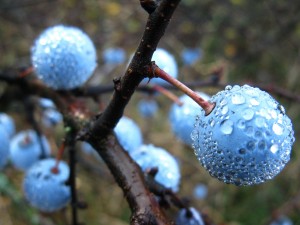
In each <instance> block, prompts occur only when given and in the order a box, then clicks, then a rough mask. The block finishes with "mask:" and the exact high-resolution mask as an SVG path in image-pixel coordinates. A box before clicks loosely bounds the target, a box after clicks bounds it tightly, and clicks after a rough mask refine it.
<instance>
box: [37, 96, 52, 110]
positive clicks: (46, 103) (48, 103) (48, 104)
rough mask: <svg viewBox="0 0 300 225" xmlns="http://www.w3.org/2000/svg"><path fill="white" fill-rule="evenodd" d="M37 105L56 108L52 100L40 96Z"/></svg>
mask: <svg viewBox="0 0 300 225" xmlns="http://www.w3.org/2000/svg"><path fill="white" fill-rule="evenodd" d="M39 105H40V107H42V108H44V109H48V108H56V106H55V104H54V102H53V101H52V100H51V99H49V98H40V101H39Z"/></svg>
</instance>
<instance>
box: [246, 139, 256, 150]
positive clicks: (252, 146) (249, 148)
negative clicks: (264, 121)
mask: <svg viewBox="0 0 300 225" xmlns="http://www.w3.org/2000/svg"><path fill="white" fill-rule="evenodd" d="M246 147H247V149H248V150H251V151H252V150H254V148H255V142H254V141H249V142H248V143H247V146H246Z"/></svg>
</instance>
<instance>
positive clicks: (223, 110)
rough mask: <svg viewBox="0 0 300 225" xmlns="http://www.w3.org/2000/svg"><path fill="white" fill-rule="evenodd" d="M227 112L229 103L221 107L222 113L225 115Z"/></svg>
mask: <svg viewBox="0 0 300 225" xmlns="http://www.w3.org/2000/svg"><path fill="white" fill-rule="evenodd" d="M227 112H228V106H227V105H224V106H223V107H222V109H221V113H222V114H223V115H225V114H226V113H227Z"/></svg>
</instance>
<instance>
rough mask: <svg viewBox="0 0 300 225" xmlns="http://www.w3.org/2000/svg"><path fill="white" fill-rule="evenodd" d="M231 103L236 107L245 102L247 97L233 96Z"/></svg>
mask: <svg viewBox="0 0 300 225" xmlns="http://www.w3.org/2000/svg"><path fill="white" fill-rule="evenodd" d="M231 101H232V103H233V104H235V105H240V104H243V103H244V102H245V97H244V96H243V95H241V94H233V95H232V97H231Z"/></svg>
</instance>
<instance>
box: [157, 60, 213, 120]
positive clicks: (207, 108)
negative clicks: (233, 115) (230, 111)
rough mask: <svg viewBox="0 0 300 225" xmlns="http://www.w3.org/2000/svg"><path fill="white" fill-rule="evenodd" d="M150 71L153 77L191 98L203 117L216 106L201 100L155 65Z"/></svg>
mask: <svg viewBox="0 0 300 225" xmlns="http://www.w3.org/2000/svg"><path fill="white" fill-rule="evenodd" d="M152 70H153V73H154V76H155V77H159V78H161V79H163V80H165V81H167V82H168V83H170V84H172V85H174V86H175V87H177V88H178V89H179V90H181V91H182V92H184V93H185V94H186V95H188V96H189V97H191V98H192V99H193V100H194V101H195V102H196V103H198V105H200V106H201V107H202V108H203V110H204V111H205V115H206V116H207V115H209V114H210V113H211V112H212V110H213V109H214V107H215V105H216V104H215V103H212V102H209V101H205V100H204V99H203V98H201V97H200V96H199V95H198V94H197V93H196V92H194V91H193V90H192V89H190V88H189V87H187V86H186V85H184V84H183V83H181V82H180V81H179V80H177V79H175V78H174V77H172V76H170V75H169V74H167V73H166V72H165V71H163V70H162V69H160V68H159V67H158V66H156V65H155V64H154V65H152Z"/></svg>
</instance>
